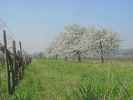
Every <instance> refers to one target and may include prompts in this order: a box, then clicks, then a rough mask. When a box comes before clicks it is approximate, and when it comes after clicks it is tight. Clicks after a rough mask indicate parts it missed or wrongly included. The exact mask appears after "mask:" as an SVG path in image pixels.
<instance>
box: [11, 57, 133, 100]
mask: <svg viewBox="0 0 133 100" xmlns="http://www.w3.org/2000/svg"><path fill="white" fill-rule="evenodd" d="M132 72H133V63H132V62H129V61H125V62H124V61H123V62H119V61H113V62H112V63H109V62H108V63H105V64H100V63H95V62H93V63H90V62H89V63H88V62H87V61H85V62H83V63H78V62H72V61H67V62H65V61H62V60H47V59H39V60H34V61H33V63H32V64H31V65H30V66H27V68H26V72H25V76H24V80H22V82H20V83H21V84H19V86H18V87H17V88H16V92H15V94H14V95H13V96H12V97H9V100H133V80H132V78H133V73H132Z"/></svg>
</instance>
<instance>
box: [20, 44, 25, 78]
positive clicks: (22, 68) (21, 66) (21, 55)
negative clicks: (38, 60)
mask: <svg viewBox="0 0 133 100" xmlns="http://www.w3.org/2000/svg"><path fill="white" fill-rule="evenodd" d="M19 49H20V70H21V77H20V78H21V79H23V75H24V64H23V54H22V44H21V42H20V41H19Z"/></svg>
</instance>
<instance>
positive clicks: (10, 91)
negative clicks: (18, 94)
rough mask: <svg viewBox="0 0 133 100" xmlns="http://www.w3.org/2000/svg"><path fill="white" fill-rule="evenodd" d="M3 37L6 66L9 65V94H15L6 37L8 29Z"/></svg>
mask: <svg viewBox="0 0 133 100" xmlns="http://www.w3.org/2000/svg"><path fill="white" fill-rule="evenodd" d="M3 38H4V53H5V60H6V66H7V79H8V80H7V81H8V93H9V95H12V94H13V91H12V83H11V74H10V70H11V69H10V65H9V56H8V50H7V38H6V31H5V30H4V31H3Z"/></svg>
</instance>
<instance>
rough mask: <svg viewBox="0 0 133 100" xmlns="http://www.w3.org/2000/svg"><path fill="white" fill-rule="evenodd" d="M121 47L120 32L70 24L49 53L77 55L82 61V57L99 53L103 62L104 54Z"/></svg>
mask: <svg viewBox="0 0 133 100" xmlns="http://www.w3.org/2000/svg"><path fill="white" fill-rule="evenodd" d="M118 47H119V37H118V34H117V33H115V32H112V31H109V30H108V29H105V28H96V27H82V26H80V25H76V24H74V25H69V26H66V27H65V30H64V32H62V33H61V34H60V35H59V37H58V38H57V39H56V41H55V42H53V44H52V45H51V47H50V48H49V54H51V55H60V56H62V57H63V58H64V57H67V58H68V57H76V58H77V60H78V61H79V62H81V60H82V57H85V56H90V55H93V54H98V55H100V57H101V61H102V63H103V62H104V56H105V55H109V54H111V52H112V51H113V50H115V49H117V48H118Z"/></svg>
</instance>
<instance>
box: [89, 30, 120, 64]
mask: <svg viewBox="0 0 133 100" xmlns="http://www.w3.org/2000/svg"><path fill="white" fill-rule="evenodd" d="M119 44H120V39H119V36H118V33H116V32H112V31H111V30H108V29H105V28H102V29H100V30H98V31H97V32H96V33H93V34H92V45H91V49H92V50H94V51H95V52H97V53H98V54H99V55H100V58H101V62H102V63H104V56H111V55H112V54H113V52H114V51H115V50H117V49H118V48H119Z"/></svg>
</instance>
